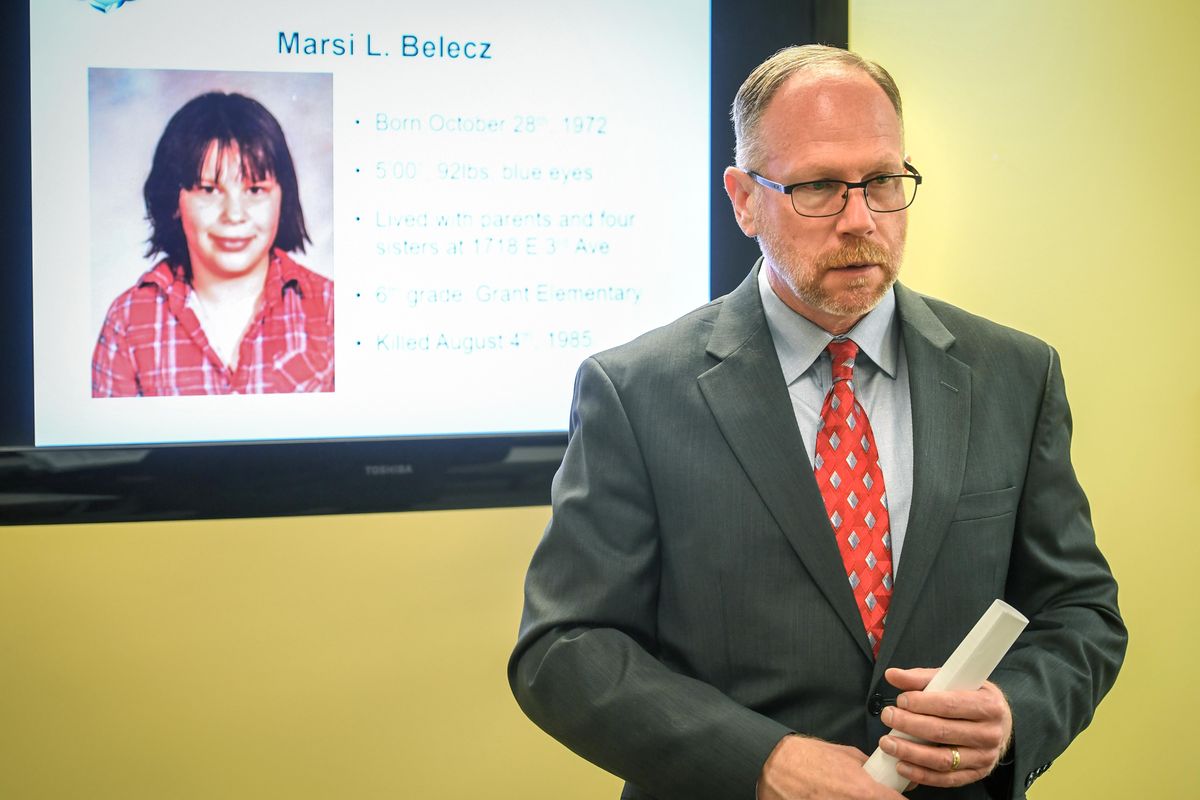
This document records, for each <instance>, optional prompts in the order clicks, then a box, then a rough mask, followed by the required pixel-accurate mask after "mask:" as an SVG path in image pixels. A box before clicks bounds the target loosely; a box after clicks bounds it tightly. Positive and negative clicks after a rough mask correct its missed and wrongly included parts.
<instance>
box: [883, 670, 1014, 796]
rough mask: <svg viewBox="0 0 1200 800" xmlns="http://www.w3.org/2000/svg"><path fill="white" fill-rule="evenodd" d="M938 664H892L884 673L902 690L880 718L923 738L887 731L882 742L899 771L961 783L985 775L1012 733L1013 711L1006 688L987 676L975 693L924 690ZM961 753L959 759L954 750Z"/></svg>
mask: <svg viewBox="0 0 1200 800" xmlns="http://www.w3.org/2000/svg"><path fill="white" fill-rule="evenodd" d="M935 674H937V670H934V669H895V668H892V669H889V670H888V671H887V672H886V673H885V675H884V677H885V678H887V682H888V683H890V684H891V685H892V686H895V687H896V688H897V689H900V690H901V691H902V692H903V694H901V695H900V696H899V697H897V698H896V707H895V708H886V709H884V711H883V714H882V716H881V717H880V718H881V719H882V720H883V723H884V724H885V725H887V726H888V727H890V728H892V729H893V730H896V731H903V732H904V733H907V734H910V735H912V736H916V737H917V738H919V739H924V740H926V741H928V742H930V744H917V743H916V742H909V741H906V740H904V739H902V738H900V737H898V736H884V737H883V738H881V739H880V740H879V746H880V747H882V748H883V751H884V752H885V753H887V754H889V755H893V756H896V758H898V759H900V764H899V766H897V768H896V771H897V772H899V773H900V775H902V776H903V777H905V778H907V779H908V780H909V781H912V782H914V783H923V784H926V785H928V786H962V785H964V784H968V783H974V782H975V781H978V780H980V779H982V778H984V777H986V776H987V775H988V774H989V773H991V771H992V770H993V769H995V768H996V764H997V763H998V762H999V761H1000V759H1001V758H1002V757H1003V756H1004V753H1005V751H1006V750H1007V749H1008V743H1009V740H1010V739H1011V737H1012V711H1011V710H1010V709H1009V707H1008V701H1007V700H1006V699H1005V698H1004V693H1003V692H1001V691H1000V689H999V687H997V686H996V685H995V684H994V683H992V682H990V681H987V682H985V683H984V684H983V686H981V687H980V688H979V689H978V690H977V691H974V692H922V691H920V690H921V689H924V688H925V686H926V684H928V683H929V681H930V680H931V679H932V678H933V676H934V675H935ZM955 751H957V752H958V763H957V764H955V763H954V762H955V759H954V753H955Z"/></svg>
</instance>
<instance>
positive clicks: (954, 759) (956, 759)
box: [950, 747, 962, 772]
mask: <svg viewBox="0 0 1200 800" xmlns="http://www.w3.org/2000/svg"><path fill="white" fill-rule="evenodd" d="M961 761H962V757H961V756H960V755H959V754H958V748H957V747H951V748H950V771H951V772H954V770H956V769H958V765H959V763H960V762H961Z"/></svg>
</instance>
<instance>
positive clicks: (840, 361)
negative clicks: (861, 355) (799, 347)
mask: <svg viewBox="0 0 1200 800" xmlns="http://www.w3.org/2000/svg"><path fill="white" fill-rule="evenodd" d="M825 349H827V350H828V351H829V359H830V361H831V362H832V364H833V380H834V383H836V382H838V381H849V380H853V379H854V359H855V357H856V356H857V355H858V345H856V344H855V343H854V342H853V341H852V340H850V339H834V340H833V341H832V342H830V343H829V346H828V347H827V348H825Z"/></svg>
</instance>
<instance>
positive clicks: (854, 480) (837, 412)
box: [813, 339, 892, 655]
mask: <svg viewBox="0 0 1200 800" xmlns="http://www.w3.org/2000/svg"><path fill="white" fill-rule="evenodd" d="M828 349H829V355H830V363H831V364H832V368H833V388H832V389H830V390H829V394H828V395H826V397H825V403H824V405H823V406H822V408H821V426H820V430H818V431H817V448H816V455H815V457H814V458H813V464H814V474H815V476H816V479H817V486H818V487H819V488H820V490H821V496H822V497H823V498H824V500H825V510H826V513H827V514H828V516H829V521H830V525H831V527H832V529H833V533H834V537H835V539H836V541H837V546H838V552H840V553H841V555H842V563H843V565H844V566H845V569H846V577H847V578H848V579H849V582H850V588H851V590H852V591H853V593H854V599H855V602H856V603H857V604H858V610H859V614H860V615H861V617H862V620H863V627H864V628H865V632H866V634H867V641H868V643H869V644H870V645H871V650H872V652H874V653H875V654H876V655H878V654H879V642H880V640H881V639H882V638H883V626H884V621H885V620H886V618H887V610H888V604H889V602H890V601H891V597H892V550H891V541H892V539H891V530H890V521H889V518H888V511H887V496H886V494H885V487H884V480H883V470H882V469H881V468H880V466H879V461H878V460H877V456H875V455H872V456H870V457H861V453H869V452H871V451H873V450H875V434H874V433H872V431H871V422H870V420H868V419H867V414H866V412H865V411H864V410H863V407H862V405H861V404H860V403H859V402H858V400H857V399H856V398H855V396H854V360H855V358H856V357H857V356H858V345H856V344H855V343H854V342H852V341H850V340H849V339H845V340H842V341H833V342H830V343H829V348H828ZM855 436H857V437H859V438H858V439H855V438H854V437H855ZM843 442H846V443H847V444H850V445H851V446H849V447H845V448H841V450H840V451H839V445H840V444H841V443H843ZM852 443H857V444H858V445H860V446H861V448H862V449H861V451H859V453H860V455H859V456H855V454H854V453H853V452H850V451H852V450H854V449H855V448H854V447H853V444H852Z"/></svg>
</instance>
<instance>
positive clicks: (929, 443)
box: [875, 284, 971, 679]
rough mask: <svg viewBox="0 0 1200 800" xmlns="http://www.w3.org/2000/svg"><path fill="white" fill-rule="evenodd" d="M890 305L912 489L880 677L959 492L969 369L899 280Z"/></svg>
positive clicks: (916, 297)
mask: <svg viewBox="0 0 1200 800" xmlns="http://www.w3.org/2000/svg"><path fill="white" fill-rule="evenodd" d="M896 307H897V311H898V313H899V314H900V322H901V332H902V335H903V337H904V349H905V356H906V358H907V360H908V380H909V390H910V392H911V397H912V423H913V489H912V492H913V494H912V506H911V510H910V512H909V517H908V528H907V531H906V533H905V537H904V549H903V551H902V552H901V555H900V563H899V565H898V568H897V570H896V576H895V577H896V582H895V589H894V591H893V594H892V602H891V606H890V607H889V609H888V615H887V623H886V626H885V628H884V633H883V643H882V644H881V645H880V650H879V659H878V662H877V666H876V673H877V674H876V676H875V677H876V679H879V678H880V677H882V671H883V667H884V665H886V664H887V663H888V661H889V660H890V659H891V656H892V654H893V653H894V652H895V650H896V646H897V643H898V641H899V640H900V638H901V637H902V636H903V633H904V628H905V626H907V624H908V621H909V620H910V619H911V618H912V613H913V610H914V609H915V608H916V605H917V600H918V598H919V596H920V594H921V588H922V587H923V586H924V584H925V581H926V579H927V578H928V577H929V570H930V568H931V567H932V566H933V562H934V560H935V559H936V558H937V554H938V551H939V549H940V548H941V544H942V540H943V539H944V538H945V536H946V531H947V530H948V529H949V527H950V520H951V518H952V516H953V514H954V508H955V505H956V503H957V500H958V495H959V493H960V491H961V489H962V481H963V472H964V470H965V468H966V463H967V437H968V434H969V432H970V425H971V369H970V367H968V366H967V365H966V364H964V363H962V362H961V361H959V360H958V359H956V358H954V357H953V356H951V355H949V354H948V353H947V350H948V349H949V347H950V345H951V344H953V342H954V336H953V334H951V333H950V331H948V330H946V327H945V326H944V325H943V324H942V323H941V321H940V320H939V319H938V318H937V317H936V316H934V314H933V312H932V311H931V310H930V309H929V306H928V305H927V304H926V303H925V300H924V299H923V298H922V297H921V296H920V295H918V294H916V293H915V292H911V291H909V290H908V289H906V288H905V287H903V286H900V285H899V284H897V285H896ZM922 666H936V665H922Z"/></svg>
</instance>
